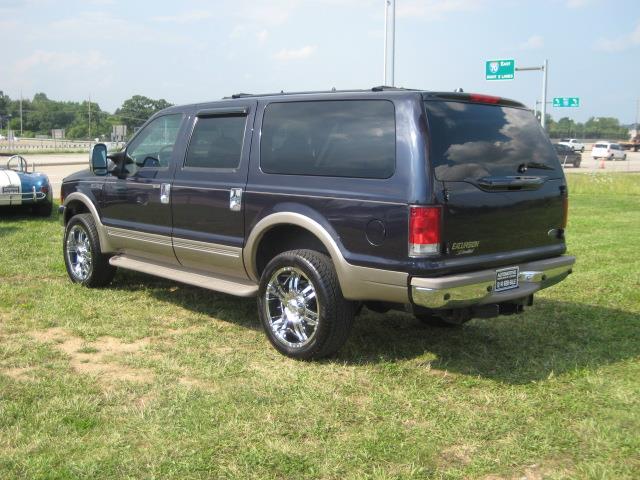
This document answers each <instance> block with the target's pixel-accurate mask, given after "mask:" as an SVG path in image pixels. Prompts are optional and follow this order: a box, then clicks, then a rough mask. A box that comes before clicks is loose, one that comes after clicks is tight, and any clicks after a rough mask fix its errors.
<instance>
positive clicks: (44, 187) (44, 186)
mask: <svg viewBox="0 0 640 480" xmlns="http://www.w3.org/2000/svg"><path fill="white" fill-rule="evenodd" d="M40 191H41V192H42V193H44V194H47V193H49V187H47V186H46V185H42V186H41V187H40Z"/></svg>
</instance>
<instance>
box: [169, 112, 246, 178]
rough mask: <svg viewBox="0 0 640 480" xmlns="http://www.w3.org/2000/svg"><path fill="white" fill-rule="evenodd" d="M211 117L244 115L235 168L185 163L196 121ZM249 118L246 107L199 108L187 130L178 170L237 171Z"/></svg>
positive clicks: (239, 167) (239, 165)
mask: <svg viewBox="0 0 640 480" xmlns="http://www.w3.org/2000/svg"><path fill="white" fill-rule="evenodd" d="M211 117H244V130H243V131H242V142H241V143H240V159H239V160H238V166H237V167H235V168H221V167H189V166H187V165H185V164H186V163H187V156H188V155H189V148H190V147H191V140H192V139H193V132H195V130H196V126H197V125H198V121H199V120H200V119H201V118H211ZM248 119H249V109H248V108H247V107H237V108H209V109H206V110H200V111H198V112H197V113H196V115H195V117H194V119H193V124H192V125H191V132H189V140H188V141H187V148H185V150H184V157H183V159H182V165H180V170H181V171H184V172H196V173H197V172H203V173H205V172H217V173H237V172H238V171H239V170H240V169H241V167H242V155H243V153H244V144H245V141H246V136H247V123H248V122H247V120H248Z"/></svg>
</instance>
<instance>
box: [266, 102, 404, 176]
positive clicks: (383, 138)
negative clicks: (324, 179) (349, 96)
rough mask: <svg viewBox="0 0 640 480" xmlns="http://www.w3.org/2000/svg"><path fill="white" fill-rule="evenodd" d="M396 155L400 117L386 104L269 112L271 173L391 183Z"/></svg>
mask: <svg viewBox="0 0 640 480" xmlns="http://www.w3.org/2000/svg"><path fill="white" fill-rule="evenodd" d="M395 151H396V127H395V111H394V107H393V104H392V103H391V102H389V101H386V100H348V101H322V102H288V103H272V104H270V105H269V106H267V108H266V110H265V114H264V121H263V124H262V137H261V143H260V166H261V168H262V170H263V171H264V172H266V173H279V174H287V175H322V176H328V177H358V178H388V177H390V176H391V175H393V172H394V170H395V156H396V155H395Z"/></svg>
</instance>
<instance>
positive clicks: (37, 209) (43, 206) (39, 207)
mask: <svg viewBox="0 0 640 480" xmlns="http://www.w3.org/2000/svg"><path fill="white" fill-rule="evenodd" d="M32 209H33V213H34V214H35V215H37V216H39V217H50V216H51V212H52V211H53V205H52V204H51V202H44V203H36V204H35V205H34V206H33V207H32Z"/></svg>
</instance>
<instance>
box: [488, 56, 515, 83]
mask: <svg viewBox="0 0 640 480" xmlns="http://www.w3.org/2000/svg"><path fill="white" fill-rule="evenodd" d="M515 73H516V61H515V60H513V59H511V60H487V61H486V62H485V77H484V78H485V79H486V80H513V79H514V78H515Z"/></svg>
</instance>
